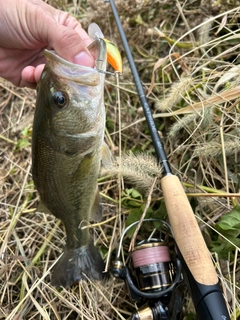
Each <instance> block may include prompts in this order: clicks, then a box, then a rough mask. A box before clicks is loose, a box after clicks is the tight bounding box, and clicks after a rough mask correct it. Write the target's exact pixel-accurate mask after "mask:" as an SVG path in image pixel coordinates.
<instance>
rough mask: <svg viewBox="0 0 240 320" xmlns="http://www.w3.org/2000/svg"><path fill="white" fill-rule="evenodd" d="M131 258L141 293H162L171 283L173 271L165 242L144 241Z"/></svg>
mask: <svg viewBox="0 0 240 320" xmlns="http://www.w3.org/2000/svg"><path fill="white" fill-rule="evenodd" d="M131 258H132V263H133V267H134V270H135V277H136V279H137V283H138V288H139V289H140V290H141V291H146V292H148V291H151V292H154V291H159V290H160V291H163V290H165V289H166V288H168V287H170V286H171V284H172V283H173V278H174V272H175V271H174V267H173V263H172V261H171V257H170V252H169V248H168V246H167V244H166V243H165V242H159V241H146V242H145V241H144V242H143V243H142V244H138V245H137V246H136V247H135V248H134V250H133V251H132V252H131Z"/></svg>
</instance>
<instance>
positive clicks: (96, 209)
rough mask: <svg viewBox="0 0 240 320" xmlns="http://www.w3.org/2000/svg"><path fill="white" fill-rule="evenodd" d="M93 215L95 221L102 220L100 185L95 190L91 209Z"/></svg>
mask: <svg viewBox="0 0 240 320" xmlns="http://www.w3.org/2000/svg"><path fill="white" fill-rule="evenodd" d="M91 217H92V219H93V220H94V221H100V220H101V219H102V205H101V196H100V194H99V189H98V186H97V188H96V190H95V197H94V202H93V205H92V209H91Z"/></svg>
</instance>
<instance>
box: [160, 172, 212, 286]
mask: <svg viewBox="0 0 240 320" xmlns="http://www.w3.org/2000/svg"><path fill="white" fill-rule="evenodd" d="M161 186H162V191H163V196H164V199H165V203H166V207H167V211H168V216H169V220H170V224H171V226H172V230H173V234H174V237H175V240H176V243H177V246H178V248H179V250H180V252H181V254H182V256H183V258H184V260H185V262H186V264H187V266H188V268H189V270H190V272H191V274H192V276H193V277H194V279H195V280H196V281H197V282H198V283H201V284H203V285H214V284H216V283H217V282H218V278H217V274H216V271H215V268H214V266H213V263H212V260H211V258H210V254H209V252H208V248H207V246H206V243H205V241H204V239H203V237H202V234H201V231H200V229H199V226H198V224H197V221H196V218H195V216H194V213H193V211H192V208H191V206H190V203H189V201H188V198H187V196H186V194H185V191H184V189H183V187H182V184H181V182H180V181H179V179H178V177H177V176H174V175H169V176H165V177H164V178H163V179H162V180H161Z"/></svg>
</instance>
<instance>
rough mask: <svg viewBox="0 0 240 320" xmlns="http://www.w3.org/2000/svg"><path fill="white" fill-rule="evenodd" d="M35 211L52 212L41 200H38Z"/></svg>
mask: <svg viewBox="0 0 240 320" xmlns="http://www.w3.org/2000/svg"><path fill="white" fill-rule="evenodd" d="M36 212H43V213H49V214H52V213H51V211H50V210H49V209H48V208H47V207H46V205H45V204H44V203H43V202H42V201H40V202H39V203H38V205H37V209H36Z"/></svg>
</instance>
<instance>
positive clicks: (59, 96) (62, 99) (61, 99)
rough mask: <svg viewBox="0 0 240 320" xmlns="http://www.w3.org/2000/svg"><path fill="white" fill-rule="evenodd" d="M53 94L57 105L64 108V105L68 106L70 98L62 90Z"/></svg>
mask: <svg viewBox="0 0 240 320" xmlns="http://www.w3.org/2000/svg"><path fill="white" fill-rule="evenodd" d="M52 96H53V103H54V105H55V106H56V107H58V108H59V109H62V108H63V107H65V106H66V104H67V102H68V99H67V96H66V94H65V93H63V92H61V91H55V92H53V94H52Z"/></svg>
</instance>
